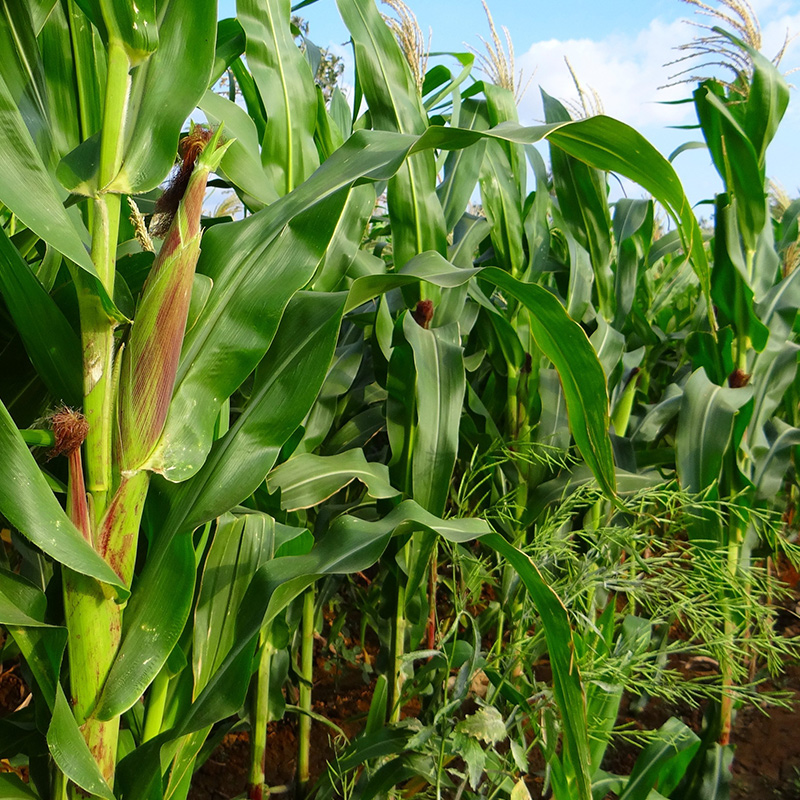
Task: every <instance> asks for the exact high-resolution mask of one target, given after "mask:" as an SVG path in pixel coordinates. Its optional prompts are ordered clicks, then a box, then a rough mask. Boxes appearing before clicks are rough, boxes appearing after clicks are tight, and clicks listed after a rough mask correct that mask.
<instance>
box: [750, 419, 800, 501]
mask: <svg viewBox="0 0 800 800" xmlns="http://www.w3.org/2000/svg"><path fill="white" fill-rule="evenodd" d="M764 438H765V441H766V444H767V445H768V447H769V449H768V450H767V451H766V452H763V453H759V454H757V455H756V458H755V462H756V463H755V473H754V475H753V485H754V486H755V489H756V499H758V500H767V499H769V498H771V497H775V496H776V495H777V494H778V492H779V491H780V490H781V486H782V485H783V482H784V479H785V478H786V472H787V470H788V469H789V466H790V463H791V454H792V450H793V449H794V448H795V447H796V446H797V445H799V444H800V428H794V427H792V426H791V425H787V424H786V423H785V422H783V421H782V420H780V419H777V418H775V419H773V420H771V421H770V422H769V423H768V424H767V425H766V426H765V429H764Z"/></svg>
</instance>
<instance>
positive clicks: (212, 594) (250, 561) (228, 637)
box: [192, 513, 313, 695]
mask: <svg viewBox="0 0 800 800" xmlns="http://www.w3.org/2000/svg"><path fill="white" fill-rule="evenodd" d="M303 533H306V534H307V531H305V530H304V529H302V528H290V527H289V526H287V525H281V524H280V523H277V522H275V520H274V519H273V518H272V517H270V516H268V515H266V514H260V513H246V514H236V515H233V514H226V515H224V516H223V517H221V518H220V520H219V522H218V524H217V530H216V533H215V534H214V541H213V543H212V545H211V548H210V549H209V552H208V557H207V558H206V562H205V566H204V568H203V577H202V579H201V582H200V594H199V596H198V600H197V606H196V609H195V617H194V626H193V630H194V641H193V647H192V669H193V672H194V679H195V680H194V694H195V695H197V694H199V693H200V692H201V691H202V690H203V689H204V688H205V686H206V685H207V683H208V680H209V678H210V677H211V675H213V674H214V672H216V670H217V669H219V667H220V665H221V664H222V662H223V661H224V660H225V657H226V656H227V654H228V653H229V652H230V649H231V647H232V646H233V644H234V642H235V638H236V630H235V626H234V624H233V622H234V620H235V618H236V614H237V613H238V611H239V608H240V606H241V603H242V600H243V599H244V596H245V593H246V592H247V587H248V585H249V583H250V579H251V578H252V576H253V574H254V573H255V572H256V570H258V568H259V567H261V566H262V565H263V564H266V563H267V562H268V561H270V560H271V559H273V558H275V555H276V553H277V552H278V551H279V550H280V548H281V546H282V545H283V544H285V543H287V542H289V541H291V540H292V539H296V538H297V537H299V536H301V535H302V534H303ZM312 541H313V540H312Z"/></svg>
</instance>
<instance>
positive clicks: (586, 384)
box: [481, 267, 615, 496]
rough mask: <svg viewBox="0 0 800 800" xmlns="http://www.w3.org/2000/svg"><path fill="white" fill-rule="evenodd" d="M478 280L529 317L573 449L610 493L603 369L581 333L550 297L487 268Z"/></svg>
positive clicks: (611, 478) (612, 487) (611, 459)
mask: <svg viewBox="0 0 800 800" xmlns="http://www.w3.org/2000/svg"><path fill="white" fill-rule="evenodd" d="M481 277H483V278H487V279H488V280H490V281H491V282H492V283H494V284H495V285H496V286H497V287H498V289H500V290H501V291H503V292H505V293H506V294H509V295H511V296H512V297H514V298H516V299H517V300H519V301H520V302H521V303H522V304H523V305H524V306H525V307H526V308H527V309H528V311H530V322H531V333H532V334H533V337H534V339H535V340H536V344H537V345H538V346H539V348H540V349H541V350H542V352H543V353H544V354H545V356H547V358H549V359H550V360H551V361H552V362H553V365H554V366H555V368H556V369H557V370H558V374H559V376H560V378H561V383H562V385H563V387H564V397H565V398H566V401H567V411H568V413H569V423H570V429H571V431H572V435H573V436H574V437H575V443H576V444H577V445H578V449H579V450H580V452H581V455H582V456H583V458H584V460H585V461H586V463H587V464H588V465H589V467H590V468H591V470H592V472H593V473H594V475H595V477H596V478H597V481H598V483H599V484H600V486H601V487H602V489H603V491H605V492H607V493H608V494H609V495H610V496H613V495H614V493H615V476H614V456H613V453H612V451H611V442H610V440H609V438H608V426H609V418H608V394H607V390H606V379H605V375H604V374H603V368H602V367H601V366H600V362H599V361H598V360H597V356H596V355H595V353H594V349H593V348H592V345H591V344H590V342H589V340H588V339H587V338H586V334H585V333H584V332H583V329H582V328H581V327H580V325H578V324H577V323H576V322H574V321H573V320H572V319H570V318H569V316H568V315H567V312H566V311H565V310H564V307H563V306H562V305H561V303H559V302H558V300H557V299H556V298H555V296H554V295H552V294H550V292H548V291H547V290H546V289H543V288H542V287H541V286H536V285H535V284H530V283H521V282H519V281H516V280H514V279H513V278H512V277H511V276H510V275H507V274H506V273H505V272H503V271H502V270H500V269H497V268H495V267H488V268H487V269H485V270H483V272H482V273H481Z"/></svg>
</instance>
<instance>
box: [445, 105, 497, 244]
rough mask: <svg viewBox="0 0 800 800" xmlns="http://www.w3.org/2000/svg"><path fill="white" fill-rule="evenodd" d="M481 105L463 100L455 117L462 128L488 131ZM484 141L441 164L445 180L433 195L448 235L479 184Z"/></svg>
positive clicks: (450, 155) (448, 156)
mask: <svg viewBox="0 0 800 800" xmlns="http://www.w3.org/2000/svg"><path fill="white" fill-rule="evenodd" d="M486 113H487V112H486V110H485V108H484V104H482V103H480V102H478V101H477V100H472V99H470V100H466V101H465V102H464V103H463V104H462V106H461V113H460V115H459V118H458V124H459V127H462V128H476V129H481V128H488V127H489V126H488V117H487V116H486ZM485 149H486V142H485V141H483V140H481V141H478V142H476V143H475V144H474V145H472V147H466V148H464V149H462V150H453V151H451V152H450V153H448V154H447V158H446V159H445V162H444V180H443V181H442V182H441V183H440V184H439V186H437V187H436V194H437V195H438V196H439V202H440V203H441V205H442V209H443V211H444V217H445V227H446V228H447V231H448V232H450V231H452V230H453V228H454V227H455V226H456V223H457V222H458V221H459V220H460V219H461V217H462V215H463V214H464V210H465V209H466V207H467V205H468V203H469V200H470V198H471V197H472V192H473V191H474V189H475V184H476V183H477V182H478V176H479V174H480V169H481V163H482V161H483V154H484V151H485Z"/></svg>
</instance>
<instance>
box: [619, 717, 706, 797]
mask: <svg viewBox="0 0 800 800" xmlns="http://www.w3.org/2000/svg"><path fill="white" fill-rule="evenodd" d="M699 748H700V737H699V736H698V735H697V734H696V733H695V732H694V731H693V730H692V729H691V728H689V727H687V726H686V725H685V724H684V723H683V722H681V720H679V719H677V718H676V717H670V719H668V720H667V721H666V722H665V723H664V724H663V725H662V726H661V727H660V728H659V730H658V736H657V738H656V739H654V740H653V741H652V742H650V744H648V745H647V747H645V748H644V750H643V751H642V752H641V753H640V755H639V757H638V758H637V759H636V763H635V764H634V765H633V770H632V771H631V775H630V777H629V778H628V781H627V783H626V784H625V790H624V791H623V792H622V794H620V800H647V798H648V797H650V790H651V789H653V788H657V789H658V790H659V792H660V793H661V794H662V795H663V796H665V797H669V796H670V795H671V794H672V792H673V791H674V790H675V788H676V787H677V785H678V784H679V783H680V780H681V778H682V777H683V774H684V772H685V771H686V768H687V766H688V765H689V762H690V761H691V760H692V758H693V757H694V754H695V753H696V752H697V751H698V750H699Z"/></svg>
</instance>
